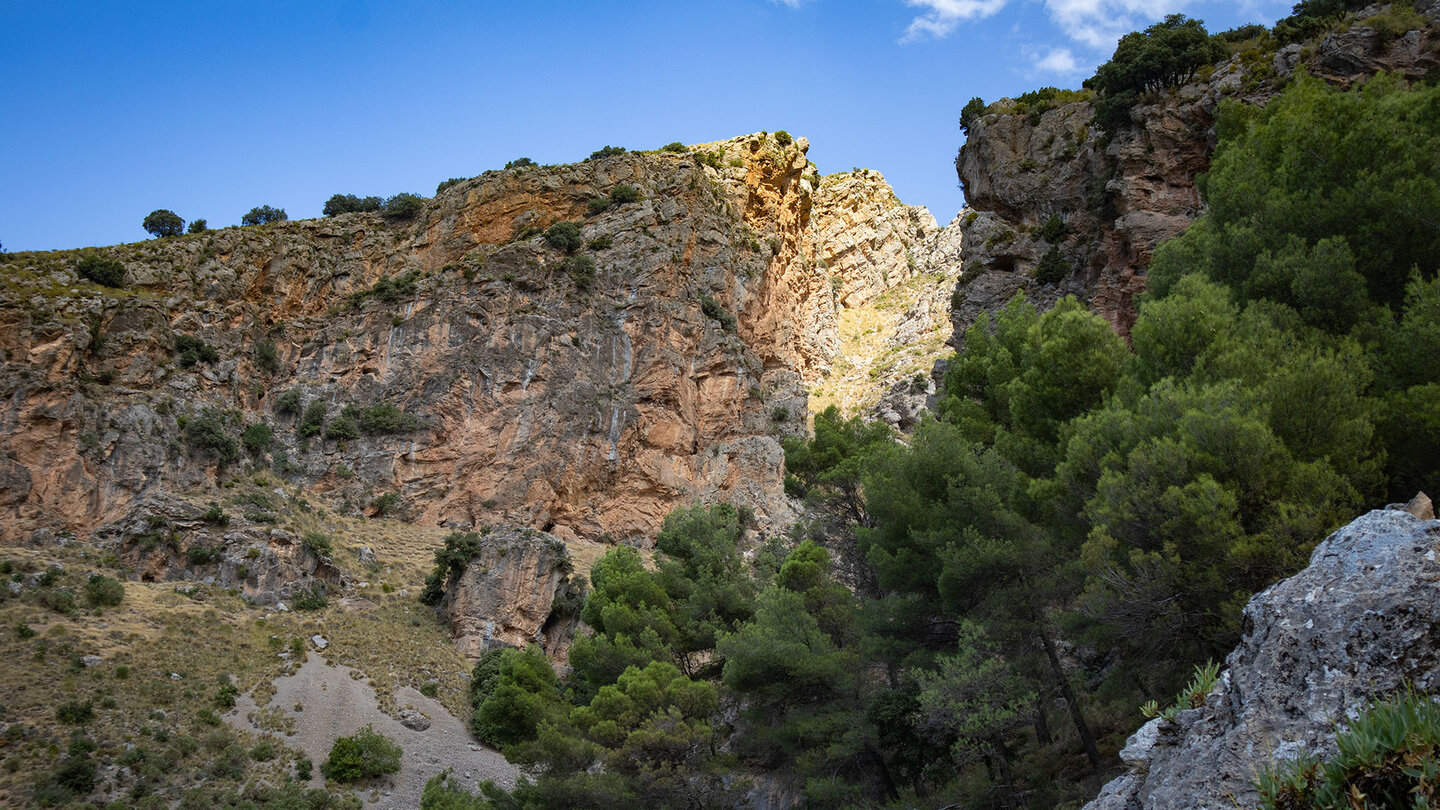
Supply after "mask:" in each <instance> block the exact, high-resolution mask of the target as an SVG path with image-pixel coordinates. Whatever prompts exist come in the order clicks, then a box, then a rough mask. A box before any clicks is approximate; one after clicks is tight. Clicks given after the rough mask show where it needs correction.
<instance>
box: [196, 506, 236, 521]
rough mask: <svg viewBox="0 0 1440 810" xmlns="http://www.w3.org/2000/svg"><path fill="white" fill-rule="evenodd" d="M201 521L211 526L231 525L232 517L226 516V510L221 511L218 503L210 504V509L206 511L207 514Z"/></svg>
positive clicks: (201, 517) (202, 516)
mask: <svg viewBox="0 0 1440 810" xmlns="http://www.w3.org/2000/svg"><path fill="white" fill-rule="evenodd" d="M200 519H201V520H203V521H205V522H206V523H208V524H210V525H211V526H229V525H230V516H229V515H227V514H225V510H224V509H221V508H220V504H218V503H212V504H210V508H209V509H206V510H205V514H203V515H201V516H200Z"/></svg>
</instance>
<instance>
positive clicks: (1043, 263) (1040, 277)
mask: <svg viewBox="0 0 1440 810" xmlns="http://www.w3.org/2000/svg"><path fill="white" fill-rule="evenodd" d="M1068 275H1070V264H1069V262H1066V261H1065V257H1064V256H1062V255H1060V246H1059V245H1051V246H1050V249H1049V250H1047V251H1045V255H1044V256H1042V257H1040V264H1039V265H1038V266H1037V267H1036V268H1035V280H1036V281H1038V282H1040V283H1041V284H1056V283H1059V282H1061V281H1064V280H1065V277H1066V276H1068Z"/></svg>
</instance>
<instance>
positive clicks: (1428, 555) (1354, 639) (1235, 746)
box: [1086, 496, 1440, 810]
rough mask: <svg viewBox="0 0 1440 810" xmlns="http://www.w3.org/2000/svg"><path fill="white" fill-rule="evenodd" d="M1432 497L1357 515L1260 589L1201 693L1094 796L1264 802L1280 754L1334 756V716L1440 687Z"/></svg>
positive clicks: (1120, 809)
mask: <svg viewBox="0 0 1440 810" xmlns="http://www.w3.org/2000/svg"><path fill="white" fill-rule="evenodd" d="M1428 502H1429V499H1428V498H1425V497H1423V496H1422V497H1417V498H1416V500H1415V501H1412V502H1411V504H1404V505H1396V506H1392V507H1390V508H1388V509H1382V510H1377V511H1374V512H1371V513H1369V514H1367V515H1364V516H1363V517H1360V518H1358V519H1357V520H1355V521H1354V522H1353V523H1351V524H1350V525H1348V526H1346V527H1344V528H1342V529H1340V530H1339V531H1337V532H1335V533H1334V534H1332V535H1330V537H1329V538H1327V539H1326V540H1325V541H1324V542H1323V543H1321V544H1320V545H1319V546H1318V547H1316V549H1315V552H1314V553H1313V554H1312V555H1311V557H1310V565H1309V566H1308V567H1307V568H1305V570H1303V571H1301V572H1300V573H1298V574H1296V575H1295V576H1293V577H1291V578H1289V579H1286V580H1282V581H1281V582H1278V583H1276V584H1275V585H1273V586H1271V587H1270V588H1268V589H1266V590H1265V591H1262V592H1261V593H1259V594H1257V595H1256V596H1255V597H1253V598H1252V599H1251V600H1250V603H1249V605H1247V606H1246V608H1245V634H1244V636H1243V637H1242V639H1241V641H1240V645H1239V646H1238V647H1236V648H1235V650H1234V651H1233V652H1232V653H1230V656H1229V657H1228V658H1227V659H1226V665H1227V669H1226V671H1224V672H1222V673H1221V675H1220V679H1219V681H1218V683H1217V684H1216V686H1215V688H1214V689H1213V690H1212V691H1211V692H1210V694H1209V696H1208V697H1207V698H1206V700H1205V705H1204V706H1203V707H1201V708H1196V709H1189V710H1186V711H1182V712H1180V713H1179V714H1178V715H1177V716H1176V717H1175V718H1174V720H1166V719H1164V718H1156V719H1155V720H1152V721H1150V722H1149V723H1147V724H1146V725H1145V726H1144V727H1143V728H1141V729H1140V730H1139V731H1138V732H1136V734H1135V735H1134V736H1133V737H1131V738H1130V741H1129V744H1128V745H1126V747H1125V750H1124V751H1122V752H1121V758H1122V759H1124V760H1125V761H1126V763H1127V764H1129V765H1130V771H1129V772H1128V773H1126V774H1124V775H1123V776H1121V777H1119V778H1117V779H1115V780H1113V781H1112V782H1110V783H1109V784H1108V785H1106V786H1105V788H1104V790H1102V791H1101V793H1100V796H1099V797H1098V798H1096V799H1095V800H1094V801H1093V802H1091V803H1090V804H1088V805H1086V808H1087V810H1141V809H1142V808H1143V810H1162V808H1175V809H1176V810H1179V808H1233V807H1237V806H1238V807H1255V806H1257V805H1258V803H1259V793H1258V792H1257V790H1256V789H1255V786H1254V780H1255V778H1256V774H1257V773H1258V772H1259V771H1260V770H1261V769H1262V768H1264V767H1265V766H1266V765H1268V764H1270V763H1271V762H1272V761H1277V760H1288V759H1294V758H1296V757H1298V756H1300V755H1301V754H1311V755H1316V756H1319V757H1322V758H1325V757H1329V756H1332V755H1333V754H1335V752H1336V746H1335V732H1336V728H1337V725H1343V724H1344V723H1345V722H1346V721H1347V720H1351V719H1353V718H1355V717H1357V716H1358V715H1359V713H1360V712H1361V711H1362V710H1364V709H1365V708H1366V707H1367V706H1368V705H1369V704H1370V703H1372V702H1373V701H1374V700H1376V699H1377V698H1383V697H1385V696H1387V695H1390V694H1392V693H1395V692H1397V691H1399V690H1401V689H1404V688H1407V687H1413V688H1414V689H1416V690H1418V691H1420V692H1424V693H1434V692H1436V691H1440V585H1437V583H1440V550H1437V544H1440V521H1437V520H1434V519H1433V515H1434V513H1433V511H1429V510H1428V509H1427V508H1426V507H1428V505H1429V504H1428ZM1411 509H1413V510H1414V511H1416V512H1420V513H1421V514H1428V515H1429V516H1430V517H1431V518H1432V519H1422V518H1420V517H1416V516H1415V515H1414V514H1411V511H1409V510H1411Z"/></svg>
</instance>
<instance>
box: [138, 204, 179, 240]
mask: <svg viewBox="0 0 1440 810" xmlns="http://www.w3.org/2000/svg"><path fill="white" fill-rule="evenodd" d="M140 226H141V227H143V228H144V229H145V231H146V233H149V234H150V235H151V236H153V237H155V238H156V239H163V238H165V237H167V236H179V235H180V234H181V233H183V232H184V231H185V220H183V219H181V218H180V216H179V215H178V214H176V213H175V212H174V211H171V210H169V209H167V208H159V209H156V210H154V211H151V212H150V213H149V214H148V215H147V216H146V217H145V221H144V222H142V223H140Z"/></svg>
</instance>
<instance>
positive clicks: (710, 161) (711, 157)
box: [695, 152, 725, 169]
mask: <svg viewBox="0 0 1440 810" xmlns="http://www.w3.org/2000/svg"><path fill="white" fill-rule="evenodd" d="M695 159H696V160H698V161H700V165H702V166H709V167H710V168H712V169H723V168H725V155H724V153H723V152H696V153H695Z"/></svg>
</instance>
